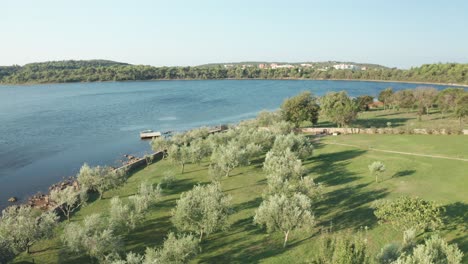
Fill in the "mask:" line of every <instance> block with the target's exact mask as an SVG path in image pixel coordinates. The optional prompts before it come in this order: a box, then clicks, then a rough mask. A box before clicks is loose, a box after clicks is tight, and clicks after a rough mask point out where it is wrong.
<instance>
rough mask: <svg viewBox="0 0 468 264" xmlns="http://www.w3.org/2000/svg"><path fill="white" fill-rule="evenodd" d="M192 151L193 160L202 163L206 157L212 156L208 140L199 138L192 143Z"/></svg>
mask: <svg viewBox="0 0 468 264" xmlns="http://www.w3.org/2000/svg"><path fill="white" fill-rule="evenodd" d="M190 152H191V153H190V157H191V158H192V162H194V163H197V164H200V163H201V161H202V160H203V159H204V158H206V157H208V156H210V154H211V146H210V144H209V142H208V141H207V140H204V139H202V138H197V139H195V140H193V141H192V142H191V143H190Z"/></svg>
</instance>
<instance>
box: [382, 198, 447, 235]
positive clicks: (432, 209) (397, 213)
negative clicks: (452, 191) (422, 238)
mask: <svg viewBox="0 0 468 264" xmlns="http://www.w3.org/2000/svg"><path fill="white" fill-rule="evenodd" d="M374 208H375V210H374V215H375V216H376V217H377V219H378V220H379V223H380V224H384V223H385V224H390V225H392V226H393V227H394V228H396V229H398V230H401V231H405V230H410V229H415V230H418V231H419V230H426V229H431V230H435V229H437V228H439V227H441V226H442V217H441V208H440V207H439V206H438V205H437V204H436V203H434V202H431V201H426V200H423V199H420V198H412V197H399V198H397V199H395V200H379V201H376V202H375V204H374Z"/></svg>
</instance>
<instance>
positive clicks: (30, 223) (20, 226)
mask: <svg viewBox="0 0 468 264" xmlns="http://www.w3.org/2000/svg"><path fill="white" fill-rule="evenodd" d="M57 221H58V216H57V215H56V214H55V213H53V212H47V213H40V212H38V211H37V210H35V209H33V208H32V207H30V206H28V205H21V206H10V207H7V208H6V209H5V210H3V212H2V216H1V220H0V234H1V236H2V237H4V238H6V239H7V241H9V243H8V244H9V247H11V249H13V250H14V251H15V252H23V251H26V253H28V254H29V252H30V248H31V246H32V245H34V243H36V242H38V241H39V240H41V239H45V238H50V237H51V236H52V235H53V230H54V228H55V226H56V225H57Z"/></svg>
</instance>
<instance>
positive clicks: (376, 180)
mask: <svg viewBox="0 0 468 264" xmlns="http://www.w3.org/2000/svg"><path fill="white" fill-rule="evenodd" d="M375 182H379V175H378V174H377V173H376V174H375Z"/></svg>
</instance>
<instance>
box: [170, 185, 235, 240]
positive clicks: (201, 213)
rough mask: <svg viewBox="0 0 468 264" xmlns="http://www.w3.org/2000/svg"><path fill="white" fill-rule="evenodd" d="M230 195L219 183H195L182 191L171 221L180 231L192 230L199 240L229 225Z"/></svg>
mask: <svg viewBox="0 0 468 264" xmlns="http://www.w3.org/2000/svg"><path fill="white" fill-rule="evenodd" d="M230 214H231V197H230V196H228V195H226V194H224V193H223V192H222V191H221V188H220V185H219V184H217V183H212V184H209V185H205V186H202V185H197V186H195V187H194V188H193V189H192V190H191V191H188V192H185V193H182V195H181V196H180V199H179V200H178V201H177V205H176V207H175V208H174V209H173V210H172V223H174V225H175V227H176V228H177V229H179V230H180V231H186V232H194V233H195V234H198V236H199V240H200V241H201V240H202V238H203V236H204V235H209V234H211V233H214V232H216V231H218V230H224V229H226V228H227V227H228V226H229V222H228V217H229V215H230Z"/></svg>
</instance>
